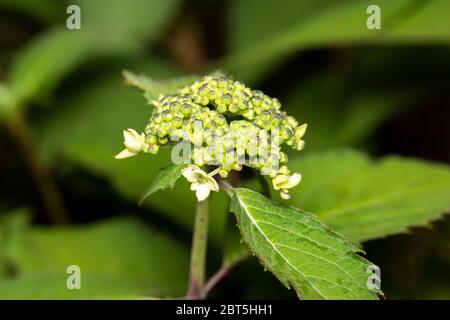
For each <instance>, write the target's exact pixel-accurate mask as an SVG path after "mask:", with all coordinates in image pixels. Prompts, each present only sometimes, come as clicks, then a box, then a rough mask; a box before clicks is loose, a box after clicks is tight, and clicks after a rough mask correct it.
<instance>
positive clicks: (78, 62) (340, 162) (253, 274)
mask: <svg viewBox="0 0 450 320" xmlns="http://www.w3.org/2000/svg"><path fill="white" fill-rule="evenodd" d="M74 3H76V4H79V5H80V7H81V10H82V30H81V31H68V30H67V29H66V28H65V19H66V18H67V15H66V7H67V5H68V4H69V2H66V1H56V0H39V1H31V0H20V1H18V0H14V1H12V0H0V30H1V34H2V37H1V39H0V48H1V50H0V121H1V123H0V174H1V180H0V298H79V297H82V298H128V297H131V298H134V297H145V296H162V297H167V296H169V297H176V296H180V295H182V294H183V293H184V291H185V289H186V285H187V283H186V281H187V263H188V255H189V245H190V232H191V226H192V222H193V214H194V206H195V197H194V195H193V194H192V192H190V191H189V190H188V184H187V183H186V182H185V181H181V180H180V181H179V182H178V183H177V184H176V186H175V187H174V190H173V191H169V190H166V191H162V192H159V193H158V194H157V195H155V196H151V197H149V198H148V199H147V200H146V201H145V203H144V205H143V206H142V207H139V206H138V205H137V202H138V200H139V198H140V197H141V196H142V194H143V192H144V191H145V190H146V188H147V187H148V186H149V185H150V184H151V182H152V181H153V179H154V178H155V177H156V176H157V175H158V173H159V172H160V169H161V168H163V167H164V166H165V165H166V164H167V163H168V162H169V153H168V152H167V151H166V152H163V153H162V156H161V155H160V156H158V157H151V156H140V157H135V158H132V159H129V160H127V161H117V160H115V159H114V158H113V155H114V154H116V153H117V152H118V151H120V150H121V148H122V137H121V131H122V130H123V129H124V128H128V127H132V128H136V129H139V128H141V129H142V128H143V127H144V125H145V123H146V121H147V118H148V117H149V115H150V113H151V107H150V106H148V105H146V104H145V100H144V99H143V98H142V96H141V94H140V93H139V92H137V91H134V90H132V89H130V88H128V87H126V86H125V85H124V83H123V79H122V78H121V71H122V70H123V69H129V70H132V71H135V72H139V73H145V74H148V75H149V76H151V77H153V78H155V79H161V80H164V79H171V78H174V77H177V76H180V75H186V74H194V73H195V74H201V73H205V72H209V71H211V70H215V69H221V70H223V71H225V72H229V73H230V74H231V75H232V76H234V77H235V79H239V80H242V81H244V82H246V83H247V84H248V85H250V86H251V87H254V88H260V89H262V90H263V91H264V92H266V93H267V94H269V95H271V96H276V97H278V98H279V99H280V101H281V102H282V104H283V107H284V108H285V109H286V110H287V111H288V112H289V113H290V114H292V115H294V116H295V117H296V118H297V119H299V121H301V122H307V123H308V124H309V126H308V132H307V135H306V142H307V147H306V149H305V150H304V151H302V152H301V154H299V155H298V156H299V157H298V158H295V160H293V161H292V166H293V167H294V168H295V169H298V170H299V171H300V172H302V173H303V178H304V179H303V181H302V184H301V186H300V187H299V188H298V189H297V190H294V191H293V198H292V200H291V204H292V205H295V206H297V207H299V208H301V209H304V210H307V211H310V212H314V213H315V214H316V215H317V218H318V219H320V220H321V221H323V222H325V223H326V224H328V225H330V226H331V227H332V228H333V229H334V230H336V231H338V232H340V233H342V234H344V235H345V236H347V237H349V238H350V239H351V240H352V241H354V242H355V244H356V245H358V246H361V247H364V250H365V251H366V253H367V258H368V259H369V260H370V261H372V262H374V263H376V264H377V265H379V266H380V267H381V270H382V287H383V291H384V293H385V295H386V297H387V298H391V299H395V298H413V299H419V298H420V299H447V298H450V278H449V275H450V273H449V272H448V270H449V263H450V238H449V234H450V222H449V219H448V217H447V216H446V215H445V213H446V212H449V209H450V169H449V167H448V163H449V161H450V144H449V142H448V137H449V136H450V129H449V128H450V126H449V120H450V96H449V95H450V92H449V88H450V55H449V53H450V51H449V46H448V45H449V43H450V22H449V20H448V19H447V15H448V12H449V10H450V2H449V1H446V0H429V1H419V0H398V1H387V0H386V1H384V0H379V1H376V4H378V5H379V6H380V7H381V9H382V29H381V30H378V31H373V30H368V29H367V28H366V27H365V24H366V18H367V14H366V8H367V6H368V5H369V4H373V1H366V0H364V1H361V0H341V1H333V0H320V1H306V0H283V1H270V0H244V1H241V0H230V1H226V0H214V1H206V0H203V1H182V0H170V1H169V0H165V1H157V0H151V1H150V0H133V1H132V2H130V1H125V0H108V1H107V0H96V1H88V0H78V1H70V4H74ZM159 85H160V87H158V90H165V89H166V88H167V87H170V86H174V85H175V84H174V83H171V82H161V83H160V84H159ZM154 94H155V95H157V94H158V92H155V93H154ZM24 141H25V142H24ZM27 142H28V143H27ZM24 150H25V152H24ZM30 150H31V151H30ZM30 152H31V155H30ZM43 181H44V182H45V183H42V182H43ZM48 181H53V182H54V184H55V185H56V187H57V190H59V191H58V193H60V194H61V196H62V199H63V202H64V207H65V209H66V211H67V214H68V217H69V220H70V223H68V224H66V225H64V226H60V225H57V224H55V219H54V218H55V217H52V216H49V215H48V210H47V205H46V202H45V201H44V200H43V198H42V194H43V192H42V187H43V185H44V186H45V185H46V183H47V182H48ZM241 182H242V184H243V185H247V186H248V185H253V186H255V185H257V184H256V183H255V182H254V181H251V177H249V181H241ZM44 192H45V191H44ZM274 198H275V199H276V195H274ZM213 202H214V203H213V207H214V208H215V209H214V212H213V213H212V217H211V218H212V223H211V233H210V234H211V245H210V248H209V249H210V250H209V251H210V252H209V255H210V257H211V261H210V264H209V266H208V267H209V271H210V273H212V272H213V271H214V270H215V269H217V268H218V267H219V266H220V264H221V262H222V259H224V261H225V262H226V263H229V264H234V262H236V261H238V260H242V257H243V256H244V255H247V252H246V251H245V250H243V249H242V245H239V244H238V241H237V240H238V237H237V236H236V235H237V234H238V231H237V228H235V227H234V226H235V223H236V221H235V220H234V217H233V216H231V214H229V213H228V208H227V207H228V200H227V198H226V196H225V195H224V194H223V193H220V194H215V195H214V199H213ZM56 222H57V221H56ZM244 237H245V235H244ZM229 239H235V240H234V241H230V240H229ZM235 242H236V243H235ZM225 243H226V245H225ZM224 248H225V249H224ZM223 252H225V258H222V256H223ZM70 264H78V265H79V266H80V267H81V269H82V272H83V280H82V281H83V290H81V291H77V290H74V291H68V290H66V289H65V285H64V284H65V279H66V277H67V275H66V273H65V268H66V267H67V266H68V265H70ZM282 277H283V276H281V278H282ZM244 279H245V281H244ZM229 296H233V297H236V298H295V293H294V292H292V291H285V290H284V288H283V286H282V285H281V284H280V283H279V282H278V281H277V280H276V279H275V278H273V277H272V276H271V275H270V274H268V273H264V272H263V268H262V267H261V266H260V265H259V264H258V262H257V260H256V259H255V258H249V259H245V261H244V262H242V263H241V264H239V265H238V266H236V267H235V269H234V272H233V273H232V274H231V275H230V276H229V278H228V279H227V281H225V282H224V283H222V284H220V285H219V286H218V287H217V288H216V289H215V290H214V291H213V292H212V297H213V298H220V297H229Z"/></svg>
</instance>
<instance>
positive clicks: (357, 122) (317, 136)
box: [283, 73, 421, 152]
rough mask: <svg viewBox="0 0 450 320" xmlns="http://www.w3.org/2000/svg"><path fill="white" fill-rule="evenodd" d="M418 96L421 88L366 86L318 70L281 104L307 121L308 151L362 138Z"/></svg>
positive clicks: (343, 144)
mask: <svg viewBox="0 0 450 320" xmlns="http://www.w3.org/2000/svg"><path fill="white" fill-rule="evenodd" d="M369 74H370V75H371V76H372V74H371V73H369ZM366 80H367V79H365V80H362V81H360V82H366ZM420 96H421V90H415V91H413V92H410V90H409V89H408V90H407V92H405V90H404V89H400V88H396V90H391V89H385V90H383V89H381V90H380V87H379V86H378V88H377V89H375V90H374V89H373V87H371V88H369V89H367V88H361V87H358V86H351V84H350V83H347V82H342V78H341V77H340V76H338V75H331V74H326V75H323V74H320V75H317V76H314V77H312V78H310V79H307V80H306V81H304V82H302V83H300V84H299V85H298V86H296V89H294V90H292V94H290V95H289V96H288V97H286V99H284V100H283V105H284V108H285V109H286V112H288V113H289V114H291V115H292V116H294V117H295V118H296V119H298V120H299V121H300V122H302V123H303V122H307V123H308V131H307V136H306V143H307V148H306V149H305V151H307V152H310V151H312V150H313V151H316V150H323V149H327V148H330V147H334V148H336V147H339V146H354V145H358V144H360V143H362V142H364V141H365V140H366V139H367V138H368V137H369V136H370V135H371V134H373V132H374V131H375V130H376V129H377V128H378V127H379V126H380V124H381V123H383V121H384V120H385V119H386V118H388V117H389V116H392V115H394V114H396V113H398V112H400V111H401V110H402V107H404V106H405V105H406V106H407V105H408V104H409V103H411V102H413V101H417V100H419V97H420Z"/></svg>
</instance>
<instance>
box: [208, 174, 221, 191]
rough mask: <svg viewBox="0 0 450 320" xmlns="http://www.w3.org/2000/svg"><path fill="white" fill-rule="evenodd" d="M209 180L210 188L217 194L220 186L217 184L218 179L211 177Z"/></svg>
mask: <svg viewBox="0 0 450 320" xmlns="http://www.w3.org/2000/svg"><path fill="white" fill-rule="evenodd" d="M208 180H209V181H208V186H209V188H210V189H211V190H212V191H215V192H217V191H219V185H218V184H217V181H216V179H214V178H213V177H210V178H209V179H208Z"/></svg>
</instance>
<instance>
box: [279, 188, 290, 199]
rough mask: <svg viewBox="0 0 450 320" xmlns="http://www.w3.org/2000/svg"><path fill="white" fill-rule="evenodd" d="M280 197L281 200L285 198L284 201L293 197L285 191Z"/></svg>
mask: <svg viewBox="0 0 450 320" xmlns="http://www.w3.org/2000/svg"><path fill="white" fill-rule="evenodd" d="M280 196H281V198H283V199H284V200H289V199H290V198H291V195H290V194H289V192H287V191H286V190H283V191H281V192H280Z"/></svg>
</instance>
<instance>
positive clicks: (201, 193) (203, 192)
mask: <svg viewBox="0 0 450 320" xmlns="http://www.w3.org/2000/svg"><path fill="white" fill-rule="evenodd" d="M209 193H210V190H209V186H208V185H206V184H201V185H199V186H198V187H197V191H196V192H195V195H196V196H197V200H198V201H203V200H205V199H206V198H208V196H209Z"/></svg>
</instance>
